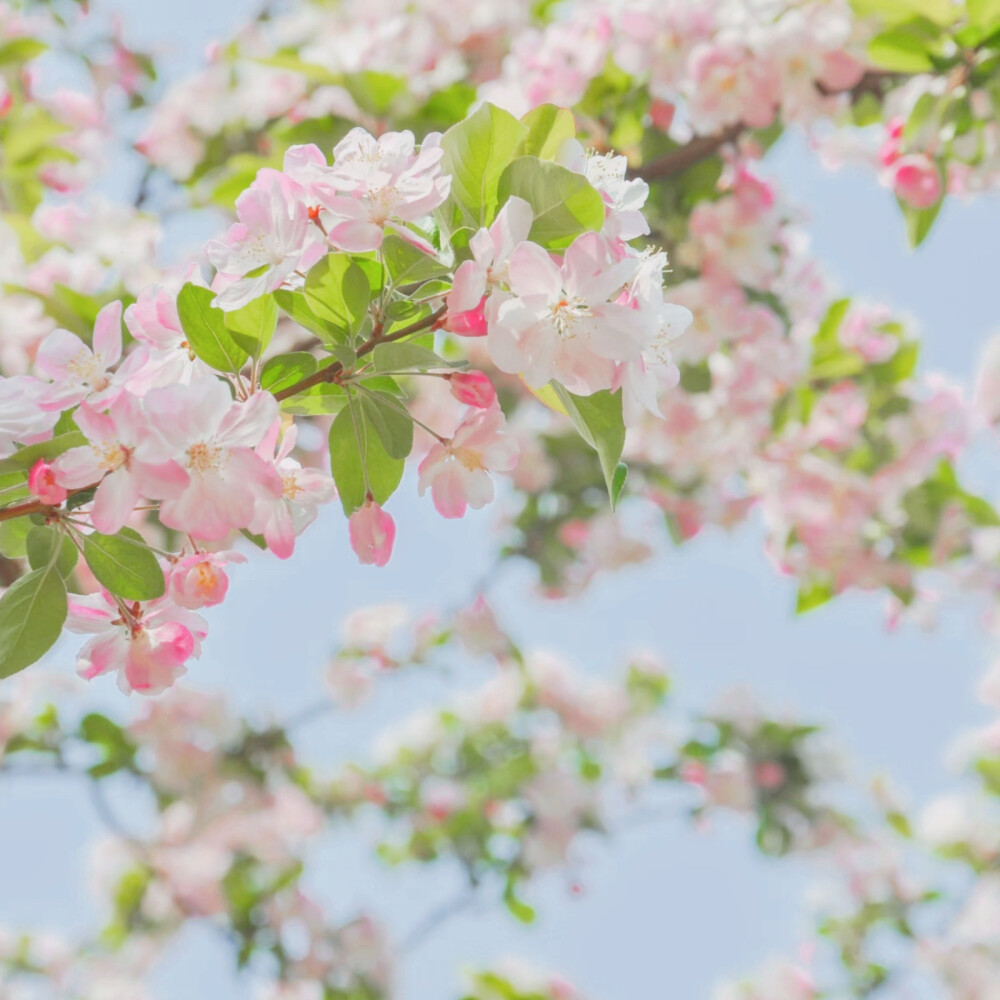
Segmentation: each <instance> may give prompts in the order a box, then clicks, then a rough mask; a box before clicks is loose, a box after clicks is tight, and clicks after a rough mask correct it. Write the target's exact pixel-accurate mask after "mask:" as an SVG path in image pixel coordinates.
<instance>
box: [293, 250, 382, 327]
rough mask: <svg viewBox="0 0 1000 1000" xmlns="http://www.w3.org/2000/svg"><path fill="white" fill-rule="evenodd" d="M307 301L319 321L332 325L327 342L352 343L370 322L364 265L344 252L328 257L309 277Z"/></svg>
mask: <svg viewBox="0 0 1000 1000" xmlns="http://www.w3.org/2000/svg"><path fill="white" fill-rule="evenodd" d="M304 291H305V300H306V304H307V305H308V307H309V309H310V310H311V312H312V313H313V315H314V316H316V317H317V318H318V319H320V320H322V321H323V322H324V323H326V324H328V325H329V331H330V332H329V333H328V334H326V335H324V334H323V333H321V332H320V331H318V330H314V331H313V332H314V333H316V335H317V336H318V337H320V339H321V340H323V342H324V343H326V344H330V343H335V344H349V343H351V342H352V341H353V340H354V337H355V335H356V334H358V333H360V332H361V330H362V328H363V327H364V325H365V320H367V319H368V306H369V303H370V302H371V285H370V283H369V279H368V275H367V274H366V273H365V271H364V269H363V268H362V267H361V265H360V264H359V263H358V262H357V261H355V260H354V259H353V258H351V257H350V256H348V255H347V254H343V253H332V254H328V255H327V256H326V257H324V258H323V260H321V261H320V262H319V263H318V264H317V265H316V266H315V267H314V268H313V269H312V270H311V271H310V272H309V275H308V277H307V278H306V284H305V290H304Z"/></svg>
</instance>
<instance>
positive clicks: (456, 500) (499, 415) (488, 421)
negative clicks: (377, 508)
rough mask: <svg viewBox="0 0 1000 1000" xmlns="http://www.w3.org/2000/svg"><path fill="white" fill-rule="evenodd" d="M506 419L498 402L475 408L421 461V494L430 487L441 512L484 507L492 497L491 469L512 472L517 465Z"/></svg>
mask: <svg viewBox="0 0 1000 1000" xmlns="http://www.w3.org/2000/svg"><path fill="white" fill-rule="evenodd" d="M504 423H505V422H504V415H503V411H502V410H501V409H500V407H499V406H498V405H495V404H494V405H493V406H492V407H490V408H489V409H488V410H476V411H472V412H470V413H469V415H468V416H466V418H465V419H464V420H463V421H462V422H461V424H459V426H458V429H457V430H456V431H455V434H454V436H453V437H452V438H451V439H450V440H448V441H442V442H438V443H437V444H435V445H434V446H433V447H432V448H431V450H430V451H429V452H428V453H427V456H426V457H425V458H424V460H423V461H422V462H421V463H420V466H419V469H418V471H419V475H420V480H419V489H420V494H421V496H423V494H424V493H425V492H426V490H427V488H428V487H430V489H431V495H432V496H433V498H434V506H435V507H436V508H437V509H438V512H439V513H440V514H441V515H442V516H444V517H462V516H463V515H464V514H465V511H466V508H467V507H473V508H477V509H478V508H480V507H485V506H486V504H488V503H489V502H490V501H491V500H492V499H493V480H492V479H491V478H490V471H491V470H492V471H496V472H510V471H511V470H512V469H513V468H514V466H515V465H517V442H516V441H515V440H514V439H513V438H511V437H510V436H508V435H505V434H504V433H503V430H504Z"/></svg>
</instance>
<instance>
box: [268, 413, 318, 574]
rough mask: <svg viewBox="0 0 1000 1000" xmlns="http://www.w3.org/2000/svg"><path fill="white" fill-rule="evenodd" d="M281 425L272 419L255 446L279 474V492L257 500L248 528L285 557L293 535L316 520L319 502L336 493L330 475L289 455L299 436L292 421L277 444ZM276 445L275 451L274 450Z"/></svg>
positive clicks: (291, 549)
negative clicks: (261, 439)
mask: <svg viewBox="0 0 1000 1000" xmlns="http://www.w3.org/2000/svg"><path fill="white" fill-rule="evenodd" d="M280 429H281V425H280V423H279V422H275V423H274V424H273V425H272V426H271V428H270V430H269V431H268V433H267V435H266V436H265V438H264V440H263V441H262V442H261V443H260V445H259V446H258V448H257V454H258V455H260V457H261V458H262V459H264V461H266V462H268V463H270V464H272V465H273V467H274V469H275V471H276V472H277V474H278V476H279V477H280V478H281V484H282V491H281V494H280V495H279V496H272V495H270V494H267V495H265V496H263V497H261V498H259V499H258V500H257V505H256V507H255V509H254V515H253V520H252V521H251V522H250V525H249V528H250V530H251V531H255V532H257V533H258V534H261V535H263V536H264V539H265V541H266V542H267V546H268V548H269V549H270V550H271V551H272V552H273V553H274V554H275V555H276V556H277V557H278V558H279V559H287V558H288V557H289V556H290V555H291V554H292V552H293V551H294V550H295V538H296V536H298V535H301V534H302V532H303V531H305V530H306V528H307V527H308V526H309V525H310V524H312V522H313V521H315V520H316V515H317V514H318V513H319V510H318V508H319V505H320V504H324V503H329V502H330V501H331V500H333V498H334V497H335V496H336V495H337V488H336V486H335V485H334V482H333V480H332V479H331V478H330V476H328V475H326V474H325V473H322V472H320V471H318V470H317V469H304V468H303V467H302V466H301V465H300V464H299V463H298V462H297V461H296V460H295V459H294V458H292V457H291V453H292V449H293V448H294V447H295V442H296V440H297V436H298V429H297V428H296V427H295V426H294V425H293V426H292V427H289V428H288V430H287V431H285V434H284V437H282V439H281V443H280V444H278V433H279V431H280ZM275 446H277V452H275Z"/></svg>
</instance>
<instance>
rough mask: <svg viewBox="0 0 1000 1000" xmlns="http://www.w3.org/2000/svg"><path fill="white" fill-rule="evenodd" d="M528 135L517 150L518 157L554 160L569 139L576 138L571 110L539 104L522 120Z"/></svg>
mask: <svg viewBox="0 0 1000 1000" xmlns="http://www.w3.org/2000/svg"><path fill="white" fill-rule="evenodd" d="M521 124H522V125H524V126H526V127H527V129H528V134H527V135H526V136H525V137H524V139H523V140H522V141H521V143H520V145H519V146H518V148H517V155H518V156H537V157H538V158H539V159H540V160H554V159H555V158H556V155H557V154H558V152H559V148H560V147H561V146H562V144H563V143H564V142H566V140H567V139H575V138H576V121H575V120H574V118H573V112H572V111H570V110H569V108H559V107H556V105H554V104H539V105H538V107H536V108H532V109H531V110H530V111H529V112H528V113H527V114H526V115H525V116H524V117H523V118H522V119H521Z"/></svg>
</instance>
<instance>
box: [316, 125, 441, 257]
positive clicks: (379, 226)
mask: <svg viewBox="0 0 1000 1000" xmlns="http://www.w3.org/2000/svg"><path fill="white" fill-rule="evenodd" d="M414 150H415V142H414V138H413V133H412V132H386V133H385V134H383V135H381V136H379V138H378V139H376V138H375V137H374V136H372V135H370V134H369V133H368V132H366V131H365V130H364V129H363V128H354V129H351V131H350V132H348V133H347V135H346V136H344V138H343V139H341V140H340V142H339V143H337V146H336V147H335V148H334V151H333V158H334V159H333V169H332V171H331V173H330V180H331V184H332V188H333V189H334V190H335V191H336V192H337V193H336V194H333V195H326V196H325V197H322V198H321V201H322V204H323V207H324V208H325V209H326V210H327V211H328V212H329V213H330V220H329V224H328V232H329V237H330V242H331V243H333V244H334V246H337V247H340V248H341V249H343V250H347V251H349V252H352V253H361V252H364V251H368V250H375V249H377V248H378V247H380V246H381V245H382V237H383V233H384V230H385V229H386V228H387V227H389V228H392V229H394V230H395V231H396V232H397V233H399V235H401V236H402V237H403V238H404V239H407V240H409V241H410V242H413V243H415V244H416V245H417V246H420V247H421V249H424V250H425V251H426V252H428V253H433V252H434V248H433V247H432V246H431V245H430V244H428V243H426V242H425V241H423V240H420V239H418V238H417V237H416V235H415V234H414V233H412V232H411V231H410V230H409V229H408V228H407V227H406V226H403V225H400V223H403V222H415V221H416V220H417V219H420V218H422V217H423V216H425V215H427V214H429V213H430V212H431V211H433V210H434V209H435V208H437V207H438V205H440V204H441V203H442V202H443V201H444V200H445V199H446V198H447V197H448V192H449V191H450V190H451V177H450V176H449V175H447V174H444V173H442V172H441V157H442V156H443V151H442V149H441V147H440V145H437V144H436V143H434V142H433V141H431V140H429V139H428V140H425V141H424V144H423V146H422V147H421V149H420V152H419V153H416V152H414Z"/></svg>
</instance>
